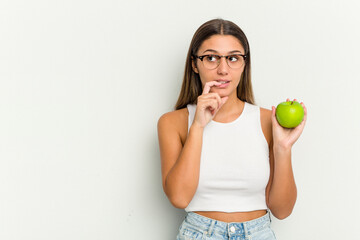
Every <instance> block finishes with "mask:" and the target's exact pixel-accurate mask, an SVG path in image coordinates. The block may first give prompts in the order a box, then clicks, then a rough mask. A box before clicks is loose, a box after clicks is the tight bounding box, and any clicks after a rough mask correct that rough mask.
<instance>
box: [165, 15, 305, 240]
mask: <svg viewBox="0 0 360 240" xmlns="http://www.w3.org/2000/svg"><path fill="white" fill-rule="evenodd" d="M250 59H251V58H250V49H249V43H248V41H247V38H246V36H245V34H244V33H243V31H242V30H241V29H240V28H239V27H238V26H237V25H236V24H234V23H233V22H231V21H226V20H223V19H214V20H211V21H208V22H206V23H204V24H203V25H202V26H200V27H199V29H198V30H197V31H196V32H195V34H194V37H193V39H192V42H191V44H190V48H189V51H188V56H187V61H186V66H185V75H184V80H183V84H182V88H181V92H180V96H179V99H178V101H177V103H176V106H175V111H172V112H169V113H166V114H164V115H162V116H161V117H160V119H159V121H158V136H159V146H160V154H161V171H162V183H163V189H164V192H165V193H166V195H167V197H168V199H169V200H170V202H171V203H172V204H173V206H175V207H176V208H182V209H185V211H186V212H187V215H186V217H185V220H184V221H183V223H182V224H181V226H180V227H179V234H178V236H177V239H250V238H251V239H253V240H257V239H259V240H260V239H262V240H264V239H265V240H266V239H276V238H275V235H274V232H273V231H272V229H271V227H270V222H271V220H270V212H269V211H271V213H272V214H273V215H274V216H275V217H276V218H278V219H284V218H286V217H288V216H289V215H290V214H291V212H292V210H293V207H294V205H295V201H296V194H297V191H296V185H295V181H294V176H293V172H292V165H291V148H292V145H293V144H294V143H295V141H296V140H297V139H298V138H299V136H300V134H301V133H302V131H303V128H304V126H305V122H306V116H307V111H306V107H305V105H304V104H303V103H301V104H302V106H303V108H304V112H305V115H304V119H303V121H302V123H301V124H300V125H299V126H297V127H296V128H293V129H286V128H283V127H281V126H280V125H279V124H278V122H277V120H276V118H275V110H276V109H275V107H274V106H272V110H268V109H264V108H260V107H258V106H256V105H255V103H254V96H253V92H252V85H251V75H250V69H251V62H250ZM294 100H295V101H296V99H294ZM287 101H289V99H287ZM250 236H251V237H250Z"/></svg>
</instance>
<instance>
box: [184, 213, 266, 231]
mask: <svg viewBox="0 0 360 240" xmlns="http://www.w3.org/2000/svg"><path fill="white" fill-rule="evenodd" d="M185 222H187V223H188V224H191V225H193V226H195V227H196V228H198V229H201V230H202V231H204V232H205V233H206V234H207V235H209V236H211V235H212V233H213V232H217V234H220V235H227V236H232V235H244V236H247V235H251V234H253V233H254V232H257V231H261V230H262V229H264V228H267V227H269V226H270V223H271V218H270V212H269V210H267V213H266V214H265V215H264V216H262V217H259V218H256V219H253V220H250V221H246V222H222V221H218V220H215V219H211V218H208V217H204V216H202V215H199V214H197V213H194V212H188V213H187V215H186V217H185Z"/></svg>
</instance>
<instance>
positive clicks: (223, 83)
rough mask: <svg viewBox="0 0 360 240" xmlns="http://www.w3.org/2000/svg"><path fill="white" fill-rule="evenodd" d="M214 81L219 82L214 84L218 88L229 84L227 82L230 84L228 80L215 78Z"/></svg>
mask: <svg viewBox="0 0 360 240" xmlns="http://www.w3.org/2000/svg"><path fill="white" fill-rule="evenodd" d="M216 81H217V82H219V83H221V85H218V86H216V87H218V88H225V87H227V86H229V84H230V81H228V80H216Z"/></svg>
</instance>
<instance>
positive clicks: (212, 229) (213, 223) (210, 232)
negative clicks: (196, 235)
mask: <svg viewBox="0 0 360 240" xmlns="http://www.w3.org/2000/svg"><path fill="white" fill-rule="evenodd" d="M215 223H216V220H211V223H210V226H209V229H208V230H207V232H206V235H207V236H209V237H210V236H211V235H212V232H213V231H214V226H215Z"/></svg>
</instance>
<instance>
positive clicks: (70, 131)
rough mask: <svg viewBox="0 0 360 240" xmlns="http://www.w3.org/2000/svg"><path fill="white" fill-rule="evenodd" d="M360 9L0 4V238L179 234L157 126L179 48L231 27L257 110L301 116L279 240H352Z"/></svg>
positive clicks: (355, 5)
mask: <svg viewBox="0 0 360 240" xmlns="http://www.w3.org/2000/svg"><path fill="white" fill-rule="evenodd" d="M359 9H360V4H359V2H358V1H355V0H354V1H340V0H337V1H329V0H318V1H313V0H306V1H293V0H292V1H289V0H287V1H279V0H277V1H243V0H241V1H239V0H226V1H219V0H218V1H214V0H200V1H184V0H182V1H166V0H156V1H145V0H143V1H123V2H122V1H115V0H102V1H100V0H98V1H94V0H90V1H89V0H87V1H85V0H62V1H49V0H33V1H26V0H23V1H20V0H11V1H10V0H2V1H1V2H0V239H2V240H23V239H27V240H32V239H34V240H35V239H36V240H42V239H44V240H45V239H46V240H49V239H52V240H60V239H61V240H63V239H68V240H73V239H74V240H75V239H87V240H95V239H99V240H100V239H101V240H103V239H109V240H115V239H129V240H130V239H131V240H132V239H154V240H158V239H160V240H162V239H164V240H168V239H175V236H176V234H177V231H178V227H179V226H180V224H181V222H182V220H183V217H184V216H185V211H184V210H181V209H176V208H174V207H173V206H172V205H171V204H170V202H169V201H168V200H167V198H166V196H165V194H164V193H163V190H162V186H161V171H160V154H159V149H158V139H157V128H156V126H157V120H158V119H159V117H160V116H161V115H162V114H163V113H165V112H169V111H172V110H173V107H174V105H175V102H176V100H177V97H178V94H179V91H180V87H181V82H182V77H183V72H184V64H185V57H186V53H187V51H188V47H189V44H190V41H191V38H192V36H193V34H194V32H195V31H196V29H197V28H198V27H199V26H200V25H201V24H202V23H204V22H206V21H208V20H210V19H213V18H217V17H221V18H224V19H226V20H231V21H233V22H234V23H236V24H238V25H239V26H240V27H241V28H242V29H243V31H244V32H245V34H246V35H247V37H248V39H249V42H250V49H251V53H252V81H253V86H254V93H255V100H256V104H257V105H259V106H261V107H264V108H268V109H271V106H272V105H275V106H276V105H277V104H278V103H280V102H282V101H285V100H286V98H291V99H294V98H296V99H298V100H299V101H303V102H304V103H305V105H306V106H307V109H308V121H307V124H306V126H305V129H304V132H303V134H302V136H301V137H300V138H299V140H298V141H297V142H296V143H295V145H294V147H293V150H292V161H293V168H294V174H295V179H296V183H297V187H298V199H297V203H296V205H295V209H294V211H293V213H292V215H291V216H290V217H288V218H286V219H284V220H281V221H280V220H277V219H275V218H274V217H273V220H274V221H273V224H272V225H273V228H274V231H275V233H276V235H277V237H278V239H279V240H289V239H291V240H300V239H331V240H335V239H356V236H357V235H358V234H357V233H358V229H357V226H358V224H359V214H360V210H359V208H358V203H359V202H360V193H359V190H358V189H359V183H360V174H359V167H360V163H359V160H360V154H359V136H360V127H359V117H360V107H359V101H358V98H357V93H358V92H359V90H360V84H359V82H360V74H359V56H360V51H359V50H360V47H359V43H360V33H359V30H358V29H359V25H360V24H359V23H360V17H359V15H358V12H359Z"/></svg>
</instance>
